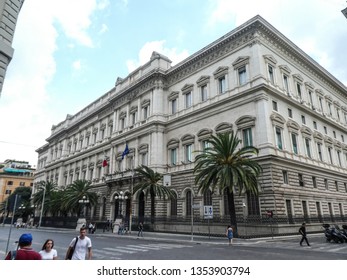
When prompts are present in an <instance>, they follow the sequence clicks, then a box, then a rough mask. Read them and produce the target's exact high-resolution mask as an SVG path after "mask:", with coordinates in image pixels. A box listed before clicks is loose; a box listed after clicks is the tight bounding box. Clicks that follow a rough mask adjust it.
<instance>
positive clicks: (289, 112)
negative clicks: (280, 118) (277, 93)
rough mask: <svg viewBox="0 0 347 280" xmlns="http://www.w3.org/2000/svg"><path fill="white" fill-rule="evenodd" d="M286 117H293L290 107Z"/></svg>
mask: <svg viewBox="0 0 347 280" xmlns="http://www.w3.org/2000/svg"><path fill="white" fill-rule="evenodd" d="M288 117H289V118H292V117H293V111H292V109H290V108H288Z"/></svg>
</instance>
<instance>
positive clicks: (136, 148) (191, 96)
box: [37, 16, 347, 234]
mask: <svg viewBox="0 0 347 280" xmlns="http://www.w3.org/2000/svg"><path fill="white" fill-rule="evenodd" d="M346 96H347V89H346V86H344V85H343V84H342V83H341V82H339V81H338V80H337V79H336V78H334V77H333V76H332V75H331V74H330V73H328V72H327V71H326V70H325V69H324V68H323V67H321V66H320V65H319V64H318V63H317V62H315V61H314V60H313V59H312V58H310V57H309V56H308V55H307V54H305V53H304V52H303V51H302V50H300V49H299V48H298V47H297V46H296V45H295V44H293V43H292V42H291V41H290V40H288V39H287V38H286V37H285V36H284V35H282V34H281V33H279V32H278V31H277V30H276V29H275V28H274V27H273V26H272V25H270V24H269V23H268V22H267V21H265V20H264V19H263V18H261V17H260V16H256V17H254V18H252V19H250V20H249V21H247V22H246V23H244V24H243V25H241V26H239V27H237V28H236V29H234V30H232V31H231V32H229V33H227V34H226V35H224V36H223V37H221V38H220V39H218V40H216V41H214V42H212V43H211V44H209V45H207V46H206V47H204V48H202V49H201V50H200V51H198V52H196V53H195V54H193V55H191V56H190V57H188V58H187V59H185V60H184V61H182V62H181V63H179V64H177V65H176V66H173V67H172V66H171V61H170V60H169V58H167V57H165V56H163V55H161V54H159V53H156V52H153V54H152V56H151V58H150V60H149V62H148V63H146V64H145V65H143V66H141V67H139V68H138V69H136V70H135V71H133V72H132V73H130V74H129V75H128V76H127V77H125V78H118V79H117V81H116V83H115V86H114V87H113V88H112V89H111V90H110V91H108V92H107V93H105V94H104V95H102V96H101V97H100V98H98V99H97V100H95V101H94V102H93V103H92V104H89V105H88V106H87V107H85V108H84V109H83V110H81V111H80V112H77V113H76V114H74V115H67V117H66V119H65V120H64V121H62V122H61V123H59V124H57V125H54V126H53V127H52V134H51V135H50V136H49V137H48V138H47V144H46V145H45V146H43V147H42V148H40V149H39V150H38V153H39V162H38V171H37V178H41V179H45V180H55V181H57V183H58V185H59V186H68V185H69V184H70V183H72V182H73V181H74V180H76V179H87V180H91V181H92V182H93V185H94V186H95V191H96V192H97V193H98V195H99V204H98V205H97V207H95V209H92V210H91V211H90V213H89V215H90V216H91V217H92V218H93V219H95V220H103V219H110V220H114V219H115V218H116V217H117V215H119V214H120V211H122V213H123V214H124V215H125V216H126V217H128V218H129V217H130V216H131V217H132V218H133V219H134V221H135V220H136V219H140V218H141V217H147V216H148V215H149V211H150V199H149V197H148V198H146V197H145V196H144V195H143V194H135V195H134V197H132V198H131V196H130V193H131V188H132V186H133V184H136V182H137V180H138V178H136V177H133V172H132V169H133V167H137V166H139V165H141V164H144V165H148V166H150V167H151V168H153V169H155V170H156V171H158V172H160V173H162V174H164V177H163V184H164V185H166V186H167V187H168V188H171V189H173V190H174V192H175V193H176V199H172V200H170V201H163V200H157V203H156V223H155V229H156V230H168V231H180V232H189V231H190V226H191V224H190V221H191V217H192V214H193V217H194V219H195V221H197V222H195V226H196V227H195V229H196V230H197V231H199V232H206V231H207V226H206V225H207V222H206V220H204V219H203V218H204V206H210V205H212V207H213V219H212V220H211V221H209V222H211V223H212V224H213V227H212V228H211V229H209V230H211V232H212V233H217V232H222V231H223V229H224V228H225V226H226V223H228V222H229V218H228V212H227V199H226V196H225V194H224V193H218V192H217V193H213V194H212V193H211V192H207V193H204V194H203V193H200V192H198V190H197V188H196V186H195V185H194V176H193V174H192V171H193V168H194V157H195V155H196V153H194V151H197V150H201V149H203V147H204V146H205V145H206V144H207V142H206V140H207V139H208V138H209V136H210V135H212V134H213V135H215V134H217V133H221V132H227V131H231V130H233V131H234V132H236V133H237V135H238V136H239V138H240V139H241V140H242V145H249V144H251V145H253V146H255V147H257V148H258V149H259V155H258V156H257V157H256V160H257V161H259V163H260V164H261V165H262V167H263V173H262V175H261V177H260V178H259V190H260V193H259V196H254V195H248V194H245V193H244V194H241V196H235V203H236V211H237V217H238V220H239V230H240V232H246V231H247V232H248V234H251V233H252V232H254V233H256V232H258V233H261V232H263V233H264V234H266V233H268V232H269V217H268V215H266V213H270V211H272V213H273V218H271V221H270V222H271V231H273V230H275V231H276V233H278V234H281V233H285V232H289V231H290V230H291V229H293V228H295V232H296V231H297V230H296V228H297V225H298V224H299V223H301V222H302V221H304V220H305V221H307V222H308V223H309V225H310V226H311V227H312V228H316V229H318V228H319V227H321V224H322V222H326V221H330V222H332V221H334V222H343V221H344V215H345V214H346V211H347V175H346V170H347V145H346V143H345V141H346V140H347V132H346V127H347V100H346ZM126 145H128V148H129V154H128V155H127V156H126V157H125V158H124V159H123V160H122V153H123V151H124V149H125V146H126ZM105 158H106V159H107V160H108V163H109V165H108V166H107V167H103V166H102V163H103V160H104V159H105ZM121 191H122V192H123V193H124V194H125V195H126V196H127V199H125V201H119V200H117V197H119V194H120V192H121ZM192 206H194V207H192ZM120 208H121V209H122V210H120ZM274 225H276V226H274Z"/></svg>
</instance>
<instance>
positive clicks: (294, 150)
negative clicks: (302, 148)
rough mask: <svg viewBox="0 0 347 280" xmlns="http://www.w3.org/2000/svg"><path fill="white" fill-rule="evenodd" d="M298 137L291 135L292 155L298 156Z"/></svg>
mask: <svg viewBox="0 0 347 280" xmlns="http://www.w3.org/2000/svg"><path fill="white" fill-rule="evenodd" d="M297 138H298V136H297V135H296V134H295V133H292V147H293V153H294V154H296V155H297V154H298V141H297Z"/></svg>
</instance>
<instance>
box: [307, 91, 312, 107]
mask: <svg viewBox="0 0 347 280" xmlns="http://www.w3.org/2000/svg"><path fill="white" fill-rule="evenodd" d="M308 98H309V99H310V103H311V108H312V107H313V99H312V91H310V90H309V91H308Z"/></svg>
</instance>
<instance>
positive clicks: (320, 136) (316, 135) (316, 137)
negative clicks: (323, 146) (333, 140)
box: [313, 131, 324, 141]
mask: <svg viewBox="0 0 347 280" xmlns="http://www.w3.org/2000/svg"><path fill="white" fill-rule="evenodd" d="M313 138H314V139H315V140H320V141H323V140H324V136H323V134H322V133H319V132H317V131H315V132H314V133H313Z"/></svg>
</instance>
